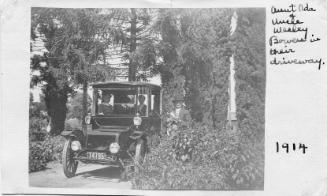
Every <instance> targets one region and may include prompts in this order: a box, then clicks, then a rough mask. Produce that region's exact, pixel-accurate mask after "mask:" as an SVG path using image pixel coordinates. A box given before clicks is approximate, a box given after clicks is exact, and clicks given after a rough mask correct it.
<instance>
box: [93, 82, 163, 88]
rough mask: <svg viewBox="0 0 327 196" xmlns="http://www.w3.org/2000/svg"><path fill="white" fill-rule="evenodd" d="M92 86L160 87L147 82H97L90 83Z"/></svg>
mask: <svg viewBox="0 0 327 196" xmlns="http://www.w3.org/2000/svg"><path fill="white" fill-rule="evenodd" d="M90 85H91V86H93V88H119V87H131V86H147V87H152V88H161V87H160V85H157V84H151V83H147V82H136V81H135V82H126V81H124V82H117V81H115V82H97V83H92V84H90Z"/></svg>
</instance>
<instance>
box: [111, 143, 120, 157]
mask: <svg viewBox="0 0 327 196" xmlns="http://www.w3.org/2000/svg"><path fill="white" fill-rule="evenodd" d="M119 148H120V146H119V144H118V143H117V142H114V143H111V144H110V146H109V151H110V152H111V153H112V154H116V153H117V152H118V151H119Z"/></svg>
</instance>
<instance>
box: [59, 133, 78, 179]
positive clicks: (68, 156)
mask: <svg viewBox="0 0 327 196" xmlns="http://www.w3.org/2000/svg"><path fill="white" fill-rule="evenodd" d="M71 143H72V140H71V139H67V140H66V142H65V145H64V148H63V151H62V165H63V169H64V174H65V176H66V177H67V178H71V177H74V176H75V173H76V170H77V166H78V161H76V160H75V159H74V151H73V150H72V149H71Z"/></svg>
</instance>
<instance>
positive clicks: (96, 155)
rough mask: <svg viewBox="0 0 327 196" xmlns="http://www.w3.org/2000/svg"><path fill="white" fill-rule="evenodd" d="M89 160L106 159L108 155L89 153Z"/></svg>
mask: <svg viewBox="0 0 327 196" xmlns="http://www.w3.org/2000/svg"><path fill="white" fill-rule="evenodd" d="M87 158H89V159H105V158H106V154H105V153H103V152H87Z"/></svg>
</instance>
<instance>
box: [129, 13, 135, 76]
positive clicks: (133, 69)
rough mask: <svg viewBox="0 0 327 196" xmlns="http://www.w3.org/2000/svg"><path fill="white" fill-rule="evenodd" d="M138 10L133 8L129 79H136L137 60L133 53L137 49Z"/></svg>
mask: <svg viewBox="0 0 327 196" xmlns="http://www.w3.org/2000/svg"><path fill="white" fill-rule="evenodd" d="M136 18H137V16H136V10H135V8H131V38H130V39H131V42H130V50H129V52H130V56H129V67H128V80H129V81H135V80H136V68H137V67H136V66H137V64H136V62H135V61H134V58H133V53H134V52H135V50H136V31H137V29H136V23H137V20H136Z"/></svg>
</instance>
